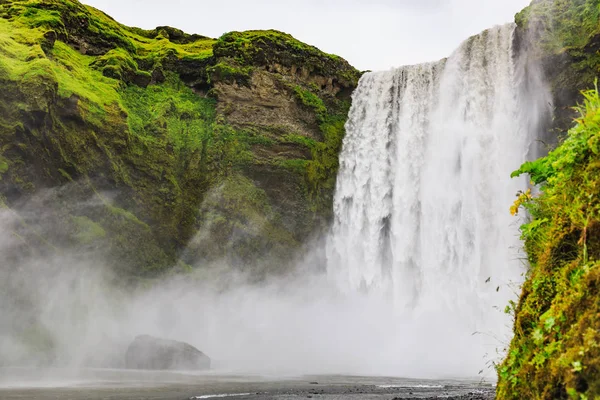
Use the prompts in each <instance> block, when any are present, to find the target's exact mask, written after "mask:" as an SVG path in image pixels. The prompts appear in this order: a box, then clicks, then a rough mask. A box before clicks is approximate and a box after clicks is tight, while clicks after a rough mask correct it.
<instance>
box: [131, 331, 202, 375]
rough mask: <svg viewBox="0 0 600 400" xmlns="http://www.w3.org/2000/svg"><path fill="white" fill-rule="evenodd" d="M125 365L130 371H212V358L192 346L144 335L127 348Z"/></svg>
mask: <svg viewBox="0 0 600 400" xmlns="http://www.w3.org/2000/svg"><path fill="white" fill-rule="evenodd" d="M125 365H126V367H127V368H130V369H151V370H200V369H210V358H209V357H208V356H207V355H206V354H204V353H202V352H201V351H200V350H198V349H197V348H195V347H194V346H192V345H189V344H187V343H183V342H177V341H175V340H165V339H158V338H155V337H152V336H148V335H142V336H138V337H136V338H135V340H134V341H133V342H132V343H131V344H130V345H129V347H128V348H127V353H126V355H125Z"/></svg>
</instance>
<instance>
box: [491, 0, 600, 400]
mask: <svg viewBox="0 0 600 400" xmlns="http://www.w3.org/2000/svg"><path fill="white" fill-rule="evenodd" d="M517 23H518V25H519V27H520V32H521V36H522V38H525V37H526V38H527V40H529V42H528V45H531V47H532V49H534V50H535V55H536V57H537V59H538V61H541V64H542V66H543V69H544V72H545V74H546V78H547V79H548V81H549V82H550V84H551V90H552V93H553V97H554V105H555V119H554V121H553V123H552V124H551V128H552V131H551V132H550V134H549V135H547V137H548V138H550V140H551V141H552V142H554V143H557V145H556V146H554V147H555V148H554V149H553V150H552V151H551V152H550V154H549V155H548V156H547V157H543V158H541V159H539V160H537V161H535V162H530V163H526V164H525V165H523V166H522V167H521V169H520V170H519V171H516V172H515V175H520V174H529V176H530V177H531V180H532V182H533V183H534V184H536V185H537V187H538V188H539V189H540V193H539V194H532V192H531V191H528V192H526V193H520V194H518V197H517V200H516V202H515V204H514V205H513V207H512V212H513V213H520V214H521V215H524V214H526V215H527V216H526V217H525V224H524V225H522V227H521V233H522V239H523V240H524V243H525V250H526V253H527V261H528V263H529V271H528V273H527V276H526V281H525V283H524V285H523V289H522V292H521V296H520V299H519V301H518V302H517V303H513V304H511V305H509V306H508V307H507V310H506V312H507V313H511V314H513V315H514V319H515V322H514V338H513V339H512V342H511V343H510V346H509V348H508V354H507V357H506V359H505V360H504V362H503V363H502V364H501V365H499V366H498V377H499V382H498V390H497V398H498V399H515V400H517V399H519V400H520V399H548V400H550V399H573V400H575V399H578V400H579V399H582V400H583V399H597V398H600V301H599V296H600V293H599V289H600V273H599V271H600V269H599V266H600V251H599V250H600V235H599V233H600V230H599V229H598V227H599V223H600V213H599V210H600V205H599V203H598V200H599V199H600V193H599V187H600V186H599V184H600V174H599V170H598V167H599V163H598V160H599V158H598V155H599V148H598V140H599V137H600V98H599V97H598V91H597V88H596V90H590V91H586V92H585V93H584V94H581V91H582V90H586V89H591V88H593V87H594V80H595V79H596V78H597V76H598V75H599V74H600V52H599V50H600V2H599V1H598V0H570V1H561V0H536V1H534V2H533V3H532V4H531V6H530V7H528V8H527V9H525V10H524V11H523V12H521V13H520V14H518V15H517ZM577 103H579V104H581V106H580V107H578V108H576V109H574V108H572V107H573V106H574V105H575V104H577ZM573 118H576V121H575V123H573V122H572V120H573ZM573 124H575V125H574V127H573V128H572V129H571V130H570V131H569V132H568V133H566V127H567V126H573ZM535 192H536V191H535V190H534V193H535Z"/></svg>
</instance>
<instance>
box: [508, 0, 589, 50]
mask: <svg viewBox="0 0 600 400" xmlns="http://www.w3.org/2000/svg"><path fill="white" fill-rule="evenodd" d="M515 21H516V23H517V25H519V26H520V27H523V28H525V29H527V28H531V29H534V30H535V31H536V33H537V34H538V35H539V36H540V39H541V44H542V45H543V46H544V48H545V49H546V50H548V51H551V52H560V51H563V50H564V49H569V48H581V47H584V46H585V45H586V44H587V43H588V41H589V39H590V37H591V36H593V35H595V34H598V33H600V7H599V4H598V1H597V0H541V1H536V2H533V3H532V4H531V5H530V6H529V7H527V8H525V9H524V10H523V11H521V12H520V13H518V14H517V15H516V17H515Z"/></svg>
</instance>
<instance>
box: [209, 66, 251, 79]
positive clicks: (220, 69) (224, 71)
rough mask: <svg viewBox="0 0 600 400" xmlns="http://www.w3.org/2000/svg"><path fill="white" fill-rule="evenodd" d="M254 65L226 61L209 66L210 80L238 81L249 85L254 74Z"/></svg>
mask: <svg viewBox="0 0 600 400" xmlns="http://www.w3.org/2000/svg"><path fill="white" fill-rule="evenodd" d="M252 70H253V68H252V67H239V66H235V65H232V64H230V63H226V62H219V63H218V64H216V65H214V66H211V67H209V68H207V72H208V76H209V81H210V82H219V81H223V82H228V83H233V82H237V83H239V84H241V85H249V84H250V77H251V75H252Z"/></svg>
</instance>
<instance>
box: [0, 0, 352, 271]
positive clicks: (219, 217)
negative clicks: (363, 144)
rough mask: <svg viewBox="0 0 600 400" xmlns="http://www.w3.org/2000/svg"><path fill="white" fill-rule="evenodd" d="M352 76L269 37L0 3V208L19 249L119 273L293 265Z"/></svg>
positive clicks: (342, 66) (325, 193)
mask: <svg viewBox="0 0 600 400" xmlns="http://www.w3.org/2000/svg"><path fill="white" fill-rule="evenodd" d="M359 76H360V74H359V72H358V71H357V70H355V69H354V68H352V67H351V66H350V65H349V64H348V63H347V62H346V61H344V60H343V59H341V58H339V57H336V56H333V55H329V54H326V53H323V52H321V51H320V50H318V49H316V48H314V47H312V46H309V45H306V44H304V43H301V42H299V41H297V40H295V39H294V38H293V37H291V36H289V35H287V34H284V33H281V32H277V31H251V32H232V33H228V34H226V35H224V36H223V37H221V38H219V39H211V38H208V37H203V36H200V35H188V34H185V33H183V32H181V31H179V30H177V29H174V28H170V27H159V28H156V29H154V30H152V31H146V30H141V29H138V28H130V27H126V26H123V25H121V24H119V23H117V22H116V21H114V20H113V19H111V18H110V17H108V16H107V15H105V14H104V13H102V12H101V11H99V10H96V9H94V8H92V7H88V6H85V5H83V4H81V3H79V2H77V1H75V0H0V87H2V91H0V194H1V199H0V200H1V202H0V204H2V205H3V207H5V208H7V209H10V210H14V212H16V213H17V215H18V217H17V219H18V220H19V221H20V223H19V224H17V226H16V227H15V228H14V229H15V232H14V234H15V235H17V236H18V237H20V238H22V239H23V243H24V244H23V246H24V248H27V249H29V250H28V251H41V250H40V248H45V249H46V251H50V252H55V251H59V250H57V249H60V248H64V247H65V246H67V247H72V248H75V249H78V250H85V251H90V252H93V251H100V249H102V250H101V251H102V255H103V257H104V258H105V259H106V262H109V263H111V264H113V265H114V266H115V267H116V268H118V269H119V270H121V271H123V273H124V274H126V276H132V277H135V276H138V277H144V276H156V275H157V274H160V273H162V272H164V271H166V270H169V269H170V268H171V267H173V266H174V265H179V266H180V267H182V268H187V265H188V263H196V264H198V263H199V264H202V263H203V262H207V263H208V262H211V261H214V260H226V261H227V262H229V263H232V264H236V265H240V266H242V265H251V264H253V263H257V262H258V260H259V259H260V258H261V256H262V255H264V254H266V253H268V254H269V256H270V258H271V259H273V260H282V259H289V258H290V254H291V253H292V252H293V251H294V250H296V249H298V248H299V246H300V245H301V244H302V243H303V242H305V241H306V239H307V238H308V237H309V236H310V235H312V234H315V232H319V230H320V229H321V228H322V227H323V226H324V224H325V222H326V221H327V220H328V219H329V217H330V214H331V204H332V200H331V198H332V193H333V189H334V180H335V176H336V171H337V167H338V159H337V155H338V151H339V148H340V146H341V141H342V138H343V136H344V122H345V119H346V116H347V112H348V110H349V107H350V94H351V92H352V90H353V89H354V87H355V86H356V85H357V82H358V78H359ZM57 188H62V189H57ZM34 194H35V196H33V195H34ZM18 210H21V211H18ZM22 210H29V213H28V212H25V211H22ZM42 211H43V212H42ZM277 264H278V263H277V262H275V261H274V265H277Z"/></svg>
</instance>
